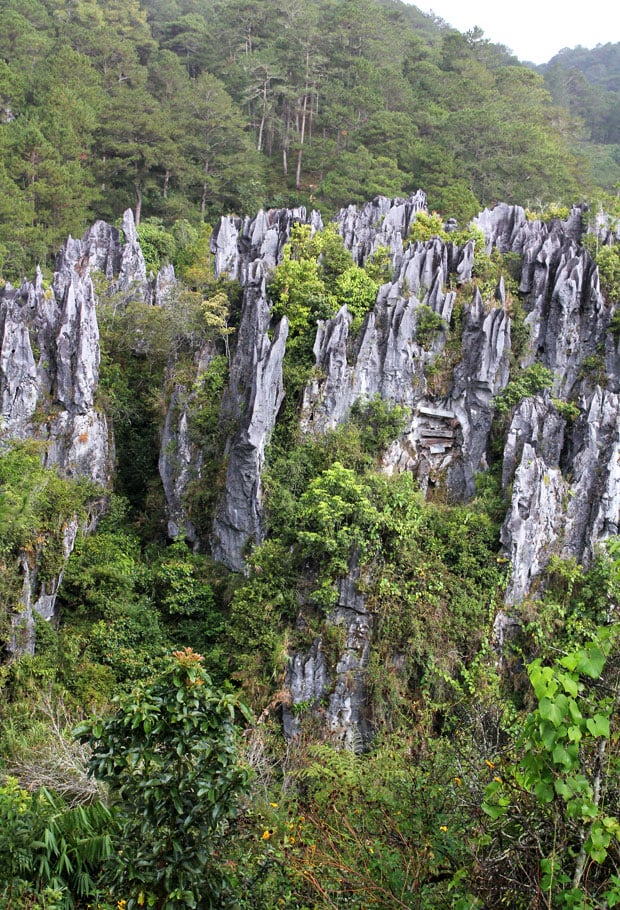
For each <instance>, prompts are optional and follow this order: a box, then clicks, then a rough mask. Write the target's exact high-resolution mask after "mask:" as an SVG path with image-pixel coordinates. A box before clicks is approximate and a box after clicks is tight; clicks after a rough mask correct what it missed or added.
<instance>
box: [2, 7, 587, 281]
mask: <svg viewBox="0 0 620 910" xmlns="http://www.w3.org/2000/svg"><path fill="white" fill-rule="evenodd" d="M0 13H1V15H2V20H3V22H4V23H5V27H4V29H3V33H2V36H0V60H1V66H0V99H1V103H0V109H1V111H2V116H1V122H0V126H1V129H0V190H1V194H0V199H2V200H3V201H2V202H1V203H0V205H2V209H1V210H0V269H1V270H2V272H1V273H2V274H3V275H4V276H5V277H7V278H9V279H12V280H20V279H21V277H22V276H23V275H24V274H25V273H26V272H27V271H31V270H32V268H33V267H34V265H35V264H36V263H37V262H39V263H40V264H42V265H46V266H47V267H51V265H52V262H53V256H54V255H55V252H56V250H57V249H58V248H59V247H60V245H61V244H62V243H63V242H64V238H65V237H66V236H67V234H68V233H72V234H73V235H74V236H81V235H82V233H83V232H84V230H85V229H86V228H87V226H88V224H89V223H92V221H94V220H95V219H96V218H98V217H104V218H107V219H108V220H111V221H113V220H114V219H117V218H119V217H120V216H121V215H122V212H123V211H124V209H125V208H127V207H131V208H133V209H134V212H135V215H136V220H137V221H138V222H140V221H141V220H142V218H144V217H151V218H155V219H161V220H163V222H164V223H165V224H166V225H171V224H172V223H173V222H174V221H178V220H188V221H189V222H191V223H192V224H195V223H198V222H200V221H201V220H207V221H211V222H214V221H215V220H217V218H218V217H219V215H220V214H221V213H222V212H223V211H235V212H237V213H238V214H244V213H247V212H254V211H256V210H257V209H258V208H259V207H260V206H267V207H269V206H271V207H281V206H283V205H299V204H306V205H308V206H309V207H311V206H313V205H314V206H319V207H320V208H321V209H322V211H323V212H325V213H326V214H327V213H331V214H333V213H335V212H336V211H337V210H338V208H339V207H340V206H342V205H346V204H349V203H355V202H357V203H360V202H362V201H364V200H365V199H368V198H372V196H373V195H375V194H377V193H383V194H385V195H390V196H394V195H407V194H408V193H410V192H413V191H415V189H416V188H417V187H418V186H424V187H425V190H426V192H427V194H428V197H429V204H430V206H431V208H432V209H436V210H439V211H441V212H442V213H443V214H444V217H449V216H452V217H456V218H457V219H459V220H461V221H463V220H467V219H468V218H470V217H472V216H473V215H474V214H475V213H476V212H477V211H479V210H480V209H481V208H483V207H484V206H485V205H489V204H493V203H494V202H497V201H499V200H503V201H506V202H510V203H518V204H521V205H531V206H538V207H539V208H540V207H541V206H545V205H548V204H550V203H560V202H564V203H570V202H572V201H573V200H574V199H577V198H585V197H586V196H587V195H589V194H590V192H591V190H592V185H591V180H590V179H589V175H588V173H587V170H586V169H584V166H583V162H582V161H581V160H580V158H579V156H578V155H576V154H575V152H574V151H573V150H572V146H573V143H572V135H570V132H569V134H567V131H566V129H565V124H564V122H563V119H562V117H561V116H560V115H559V114H558V112H557V111H556V110H555V109H554V107H553V105H552V102H551V99H550V97H549V95H548V93H547V91H546V90H545V86H544V83H543V80H542V78H541V77H540V76H538V75H537V74H535V73H534V72H533V71H532V70H530V69H529V68H527V67H522V66H519V65H518V64H517V61H516V60H514V58H511V57H509V56H508V55H507V54H506V51H505V49H504V48H501V47H498V46H495V45H493V44H491V43H489V42H488V41H486V40H484V39H483V38H482V37H481V36H480V35H477V34H471V35H467V36H465V35H461V34H459V33H458V32H455V31H453V30H451V29H449V28H446V27H445V25H442V24H441V23H438V22H437V21H435V20H433V19H431V18H429V17H425V16H424V15H423V14H421V13H420V12H419V11H418V10H416V8H415V7H411V6H408V5H405V4H400V3H396V2H389V3H385V2H382V3H379V2H378V0H311V2H308V3H306V4H304V6H303V9H302V7H301V6H300V5H294V6H292V7H291V5H290V4H288V3H283V2H281V0H263V2H261V3H256V2H254V0H243V2H242V3H239V2H238V0H234V2H233V0H217V2H216V0H184V2H183V3H181V2H179V3H157V2H155V0H152V2H145V3H144V4H143V5H142V6H141V5H140V4H139V3H138V0H130V2H123V3H119V2H114V3H109V2H107V3H103V2H87V0H83V2H76V3H74V4H72V6H71V9H70V10H66V11H64V12H63V11H61V10H59V9H58V8H57V5H56V4H55V3H54V0H29V2H28V3H27V4H24V3H23V2H21V0H19V2H18V0H2V3H1V5H0Z"/></svg>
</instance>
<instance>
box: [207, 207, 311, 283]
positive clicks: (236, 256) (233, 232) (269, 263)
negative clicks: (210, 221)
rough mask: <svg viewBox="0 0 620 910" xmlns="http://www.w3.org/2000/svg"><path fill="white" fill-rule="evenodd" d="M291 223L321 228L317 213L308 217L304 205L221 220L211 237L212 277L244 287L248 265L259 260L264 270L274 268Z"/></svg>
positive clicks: (288, 234)
mask: <svg viewBox="0 0 620 910" xmlns="http://www.w3.org/2000/svg"><path fill="white" fill-rule="evenodd" d="M294 224H310V226H311V228H312V230H313V231H316V230H321V229H322V227H323V222H322V220H321V215H320V213H319V212H316V211H312V212H311V214H310V217H309V218H308V217H307V212H306V208H305V206H299V207H298V208H293V209H269V210H267V211H263V209H261V210H260V211H259V212H258V214H257V215H255V217H254V218H250V217H248V216H246V217H245V218H243V219H242V218H239V217H237V216H236V215H227V216H225V217H223V218H221V219H220V221H219V224H218V225H217V227H216V228H215V230H214V231H213V234H212V236H211V252H212V253H213V255H214V257H215V274H216V275H227V276H228V277H229V278H232V279H235V280H237V281H239V282H240V284H242V285H245V284H246V283H247V282H248V280H252V279H251V275H250V274H249V270H250V265H251V263H253V262H256V261H261V262H262V263H263V266H264V267H265V268H266V269H274V268H275V267H276V265H277V264H278V262H280V260H281V258H282V250H283V248H284V245H285V244H286V243H288V241H289V240H290V236H291V228H292V226H293V225H294Z"/></svg>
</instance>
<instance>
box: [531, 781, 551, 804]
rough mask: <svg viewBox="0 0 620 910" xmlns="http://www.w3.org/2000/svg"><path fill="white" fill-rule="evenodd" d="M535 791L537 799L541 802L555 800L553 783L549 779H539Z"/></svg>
mask: <svg viewBox="0 0 620 910" xmlns="http://www.w3.org/2000/svg"><path fill="white" fill-rule="evenodd" d="M534 793H535V794H536V799H538V800H539V802H541V803H550V802H552V801H553V797H554V792H553V785H552V784H551V783H549V782H548V781H543V780H541V781H539V782H538V783H537V784H536V786H535V787H534Z"/></svg>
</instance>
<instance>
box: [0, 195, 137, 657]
mask: <svg viewBox="0 0 620 910" xmlns="http://www.w3.org/2000/svg"><path fill="white" fill-rule="evenodd" d="M123 235H124V241H121V235H120V234H119V231H117V230H116V228H113V227H111V226H110V225H108V224H105V223H104V222H97V223H96V224H95V225H93V227H92V228H91V229H90V230H89V231H87V232H86V234H85V235H84V236H83V237H82V239H81V240H74V239H72V238H69V239H68V240H67V242H66V244H65V246H64V247H63V249H62V251H61V252H60V254H59V256H58V260H57V263H56V271H55V273H54V278H53V281H52V283H51V285H50V286H48V287H45V286H44V283H43V278H42V275H41V272H40V271H37V274H36V277H35V279H34V281H33V282H28V281H24V282H23V283H22V285H21V287H20V288H13V287H11V286H10V285H8V284H7V285H5V287H4V288H2V289H1V290H0V402H1V407H2V412H1V422H0V444H1V443H2V440H10V439H34V440H37V441H38V442H40V443H41V451H42V459H43V463H44V465H45V466H46V467H50V468H56V469H57V470H58V472H59V473H60V474H61V475H62V476H64V477H67V478H71V477H87V478H90V479H91V480H92V481H94V483H95V484H97V485H98V486H100V487H101V488H102V490H105V489H107V488H109V487H110V484H111V481H112V474H113V468H114V447H113V442H112V439H111V432H110V428H109V426H108V421H107V418H106V415H105V413H103V411H102V410H101V409H100V408H98V407H97V406H96V394H97V389H98V384H99V363H100V350H99V328H98V324H97V312H96V303H97V301H96V295H95V290H94V286H93V280H92V273H94V272H98V273H100V274H101V275H103V276H104V277H105V278H106V279H107V281H108V283H109V293H112V294H117V295H122V296H123V299H129V297H131V296H134V295H137V296H139V297H140V298H143V299H147V298H148V295H149V294H150V290H149V284H148V282H147V277H146V267H145V264H144V257H143V256H142V252H141V250H140V247H139V244H138V240H137V235H136V231H135V226H134V223H133V216H132V214H131V212H130V211H129V212H127V213H126V214H125V218H124V220H123ZM77 530H78V525H77V522H76V521H75V520H72V519H69V520H68V521H67V524H66V525H65V527H64V528H63V531H62V534H63V541H62V546H63V551H64V555H65V558H68V556H69V554H70V553H71V551H72V549H73V545H74V542H75V538H76V534H77ZM37 563H38V554H37V553H34V554H31V555H30V556H28V557H26V555H22V557H20V566H21V570H22V575H23V579H24V586H23V594H22V598H21V601H22V605H23V610H22V612H21V613H20V615H19V616H17V617H16V618H15V624H14V628H15V632H16V637H15V638H14V641H13V647H14V649H16V650H27V651H32V650H33V648H34V637H33V611H36V612H37V613H38V614H40V615H41V616H43V617H44V618H45V619H50V618H51V617H52V616H53V613H54V607H55V601H56V593H57V591H58V587H59V585H60V582H61V580H62V571H61V572H60V574H59V575H58V577H57V578H55V579H52V580H51V581H50V580H48V581H47V582H45V583H43V582H41V581H40V580H39V577H38V572H37ZM18 630H20V631H19V634H18Z"/></svg>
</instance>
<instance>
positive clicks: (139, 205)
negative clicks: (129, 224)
mask: <svg viewBox="0 0 620 910" xmlns="http://www.w3.org/2000/svg"><path fill="white" fill-rule="evenodd" d="M135 189H136V214H135V222H136V227H140V219H141V218H142V187H141V186H140V185H139V184H137V183H136V185H135Z"/></svg>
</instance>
